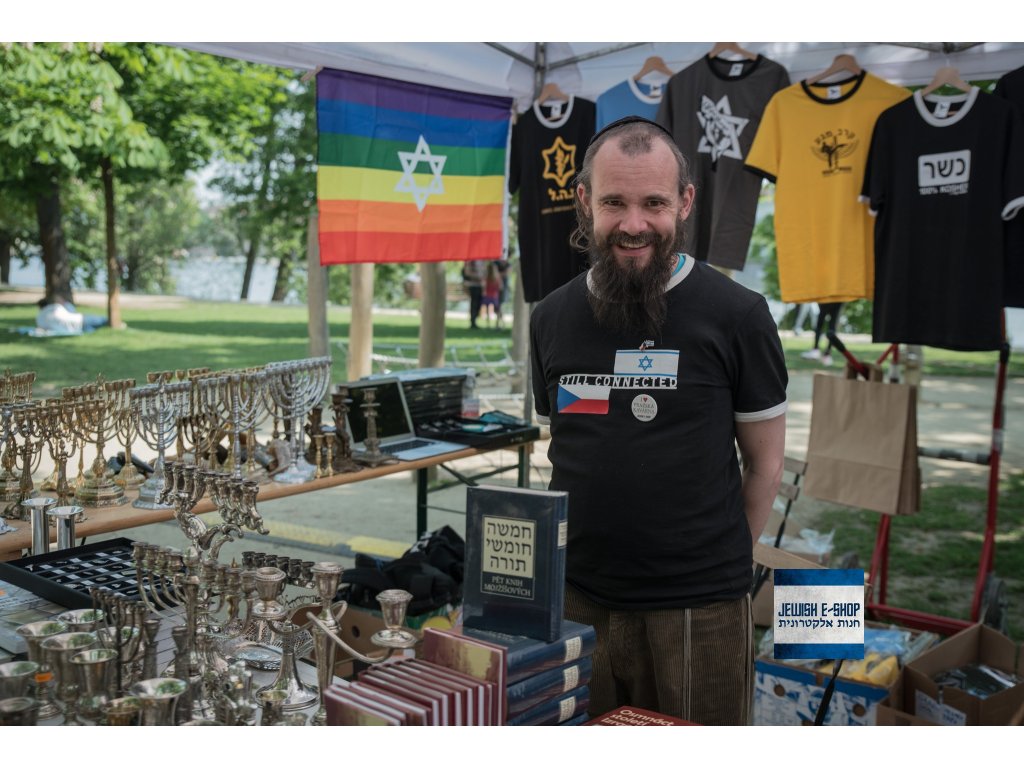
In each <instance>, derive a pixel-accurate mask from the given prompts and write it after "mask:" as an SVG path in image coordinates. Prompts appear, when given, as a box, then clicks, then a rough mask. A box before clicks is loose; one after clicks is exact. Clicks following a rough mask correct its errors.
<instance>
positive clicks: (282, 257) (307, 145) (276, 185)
mask: <svg viewBox="0 0 1024 768" xmlns="http://www.w3.org/2000/svg"><path fill="white" fill-rule="evenodd" d="M263 118H264V122H263V123H261V124H256V125H255V126H254V141H253V144H252V151H251V152H250V153H249V154H248V156H247V157H246V159H245V161H244V162H241V163H236V164H233V165H228V166H225V169H224V172H222V173H221V174H220V175H219V176H217V177H216V178H215V179H214V181H213V184H214V186H216V187H217V188H219V189H220V190H222V191H223V192H224V194H225V196H226V197H227V198H228V200H229V208H228V213H229V215H230V217H231V218H232V219H233V221H234V223H235V227H236V232H237V235H238V240H239V243H240V245H241V246H242V249H243V250H244V251H245V257H246V258H245V262H246V265H245V273H244V276H243V279H242V287H241V293H240V298H242V299H243V300H245V299H248V298H249V290H250V286H251V281H252V273H253V268H254V266H255V264H256V259H257V258H258V257H259V255H260V252H261V249H263V247H264V246H270V247H269V248H268V250H270V251H271V252H274V253H276V254H277V256H278V276H277V280H276V284H275V288H274V296H275V298H276V299H280V298H283V296H284V294H285V293H286V292H287V286H288V283H289V278H290V276H291V274H292V270H293V267H294V264H295V262H296V261H297V260H298V254H300V253H303V252H304V250H305V233H306V221H307V218H308V216H309V212H310V211H311V210H312V209H313V206H314V205H315V203H316V186H315V172H314V169H315V164H316V114H315V102H314V99H313V89H312V88H311V87H310V86H309V84H308V83H303V82H301V81H300V80H297V79H295V78H293V77H290V76H288V75H286V74H284V73H281V74H280V75H279V79H278V88H277V90H276V92H275V93H274V94H273V95H272V97H271V98H270V99H269V101H268V110H267V112H266V114H265V115H263Z"/></svg>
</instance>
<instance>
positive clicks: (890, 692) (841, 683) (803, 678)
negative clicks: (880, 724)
mask: <svg viewBox="0 0 1024 768" xmlns="http://www.w3.org/2000/svg"><path fill="white" fill-rule="evenodd" d="M830 677H831V676H830V675H826V674H822V673H820V672H815V671H813V670H810V669H806V668H804V667H797V666H792V665H790V664H786V663H785V662H782V661H775V660H773V659H764V658H759V659H757V660H756V661H755V662H754V721H753V724H754V725H812V724H813V723H814V717H815V715H816V714H817V712H818V707H819V706H820V704H821V698H822V696H823V695H824V693H825V687H826V686H827V685H828V681H829V678H830ZM899 692H900V680H899V679H897V680H896V682H895V683H893V685H892V686H890V687H888V688H884V687H881V686H875V685H868V684H867V683H860V682H856V681H854V680H845V679H843V678H842V677H840V678H838V679H837V680H836V687H835V691H834V692H833V694H832V701H831V702H830V704H829V708H828V714H827V716H826V717H825V723H824V724H825V725H875V724H876V720H877V713H878V706H879V705H880V704H881V703H882V702H884V701H888V700H892V701H898V700H899Z"/></svg>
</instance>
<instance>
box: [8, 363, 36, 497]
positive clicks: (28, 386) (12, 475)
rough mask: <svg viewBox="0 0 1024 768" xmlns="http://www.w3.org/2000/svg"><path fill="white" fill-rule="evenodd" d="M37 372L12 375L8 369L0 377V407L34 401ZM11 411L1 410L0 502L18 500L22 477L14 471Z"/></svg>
mask: <svg viewBox="0 0 1024 768" xmlns="http://www.w3.org/2000/svg"><path fill="white" fill-rule="evenodd" d="M35 379H36V374H35V371H27V372H25V373H11V370H10V369H9V368H8V369H7V370H6V371H4V373H3V375H2V376H0V406H10V405H14V404H15V403H24V402H28V401H30V400H31V399H32V383H33V382H34V381H35ZM10 415H11V414H10V411H9V410H8V409H7V408H6V407H4V408H0V418H2V421H0V501H14V500H15V499H17V498H18V495H19V491H20V487H21V477H20V476H19V473H17V472H16V471H15V469H14V450H15V448H14V443H13V436H12V434H11V429H10Z"/></svg>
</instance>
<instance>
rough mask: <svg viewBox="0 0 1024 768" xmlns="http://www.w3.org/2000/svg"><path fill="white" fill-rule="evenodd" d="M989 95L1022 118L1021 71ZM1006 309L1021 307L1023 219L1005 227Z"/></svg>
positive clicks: (1023, 73) (1023, 301)
mask: <svg viewBox="0 0 1024 768" xmlns="http://www.w3.org/2000/svg"><path fill="white" fill-rule="evenodd" d="M993 93H994V94H995V95H996V96H1001V97H1002V98H1004V99H1006V100H1007V101H1009V102H1010V103H1011V104H1013V105H1014V106H1015V107H1016V108H1017V109H1018V110H1019V112H1020V114H1021V116H1022V117H1024V67H1020V68H1019V69H1015V70H1013V71H1012V72H1008V73H1007V74H1005V75H1003V76H1002V77H1001V78H999V82H997V83H996V87H995V90H994V91H993ZM1003 300H1004V302H1005V303H1006V306H1008V307H1024V216H1014V217H1013V218H1012V219H1011V220H1010V221H1008V222H1007V223H1006V290H1005V292H1004V297H1003Z"/></svg>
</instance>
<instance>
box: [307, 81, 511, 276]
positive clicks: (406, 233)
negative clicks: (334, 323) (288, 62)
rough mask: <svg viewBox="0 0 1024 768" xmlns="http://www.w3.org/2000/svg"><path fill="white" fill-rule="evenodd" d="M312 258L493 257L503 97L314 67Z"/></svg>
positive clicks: (500, 216)
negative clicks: (316, 244) (316, 248)
mask: <svg viewBox="0 0 1024 768" xmlns="http://www.w3.org/2000/svg"><path fill="white" fill-rule="evenodd" d="M316 83H317V129H318V134H319V139H318V141H319V152H318V160H319V170H318V172H317V206H318V210H319V213H320V263H321V264H325V265H326V264H345V263H354V262H374V263H382V262H418V261H464V260H469V259H487V260H490V259H498V258H501V255H502V253H503V251H504V246H505V222H506V220H507V215H506V205H505V166H506V156H507V152H508V142H509V135H510V130H511V129H510V118H511V115H512V100H511V99H509V98H505V97H499V96H485V95H481V94H474V93H464V92H461V91H453V90H449V89H446V88H434V87H432V86H426V85H418V84H415V83H406V82H402V81H400V80H391V79H388V78H382V77H374V76H372V75H364V74H359V73H355V72H344V71H340V70H332V69H323V70H321V71H320V72H319V73H318V74H317V78H316Z"/></svg>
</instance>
